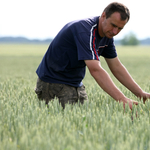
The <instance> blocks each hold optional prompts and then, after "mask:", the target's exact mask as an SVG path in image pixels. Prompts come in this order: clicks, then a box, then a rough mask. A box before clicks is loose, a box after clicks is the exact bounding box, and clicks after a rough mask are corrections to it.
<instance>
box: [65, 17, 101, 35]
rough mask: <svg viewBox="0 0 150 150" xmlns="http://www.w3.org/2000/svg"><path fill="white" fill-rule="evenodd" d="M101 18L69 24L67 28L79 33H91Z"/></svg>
mask: <svg viewBox="0 0 150 150" xmlns="http://www.w3.org/2000/svg"><path fill="white" fill-rule="evenodd" d="M98 18H99V17H90V18H85V19H81V20H75V21H71V22H69V23H68V24H67V25H66V26H67V27H68V28H70V29H71V30H74V31H76V32H77V33H81V32H87V31H90V30H91V28H92V27H94V26H97V25H98Z"/></svg>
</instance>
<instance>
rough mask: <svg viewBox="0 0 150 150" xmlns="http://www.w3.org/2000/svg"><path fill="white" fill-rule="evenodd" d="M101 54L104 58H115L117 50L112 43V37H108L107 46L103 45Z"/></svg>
mask: <svg viewBox="0 0 150 150" xmlns="http://www.w3.org/2000/svg"><path fill="white" fill-rule="evenodd" d="M101 56H103V57H105V58H115V57H117V52H116V48H115V44H114V39H113V38H112V39H110V42H109V44H108V45H107V46H105V48H104V50H103V52H102V54H101Z"/></svg>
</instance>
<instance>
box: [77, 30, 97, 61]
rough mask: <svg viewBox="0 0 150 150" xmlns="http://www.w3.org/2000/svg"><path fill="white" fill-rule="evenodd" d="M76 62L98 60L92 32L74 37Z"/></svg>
mask: <svg viewBox="0 0 150 150" xmlns="http://www.w3.org/2000/svg"><path fill="white" fill-rule="evenodd" d="M75 42H76V46H77V52H78V60H92V59H94V60H99V57H98V53H97V51H96V46H95V37H94V36H93V32H91V33H80V34H78V35H77V36H76V37H75Z"/></svg>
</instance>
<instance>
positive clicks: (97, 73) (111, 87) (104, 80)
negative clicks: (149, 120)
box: [85, 60, 138, 109]
mask: <svg viewBox="0 0 150 150" xmlns="http://www.w3.org/2000/svg"><path fill="white" fill-rule="evenodd" d="M85 63H86V65H87V67H88V69H89V71H90V73H91V75H92V76H93V77H94V79H95V80H96V82H97V83H98V84H99V86H100V87H101V88H102V89H103V90H104V91H105V92H107V93H108V94H109V95H110V96H111V97H113V98H114V99H115V100H116V101H119V102H123V104H124V107H125V104H126V103H129V107H130V108H131V109H132V102H133V103H134V104H138V103H137V102H136V101H133V100H130V99H129V98H127V97H125V95H124V94H123V93H122V92H121V91H120V90H119V89H118V88H117V87H116V85H115V84H114V83H113V81H112V80H111V78H110V76H109V74H108V73H107V72H106V71H105V70H104V69H103V68H102V67H101V64H100V62H99V61H97V60H85Z"/></svg>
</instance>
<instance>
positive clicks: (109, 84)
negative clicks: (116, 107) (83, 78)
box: [91, 68, 125, 101]
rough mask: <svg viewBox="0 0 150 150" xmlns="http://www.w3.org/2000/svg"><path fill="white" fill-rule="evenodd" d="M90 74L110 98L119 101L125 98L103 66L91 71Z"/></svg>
mask: <svg viewBox="0 0 150 150" xmlns="http://www.w3.org/2000/svg"><path fill="white" fill-rule="evenodd" d="M91 75H92V76H93V77H94V79H95V80H96V82H97V83H98V84H99V86H100V87H101V88H102V89H103V90H104V91H105V92H107V93H108V94H109V95H110V96H111V97H112V98H114V99H115V100H117V101H121V100H123V99H124V98H125V96H124V94H123V93H122V92H121V91H120V90H119V89H118V88H117V87H116V85H115V84H114V83H113V81H112V80H111V78H110V76H109V74H108V73H107V72H106V71H105V70H104V69H103V68H101V69H100V70H99V71H94V72H91Z"/></svg>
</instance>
